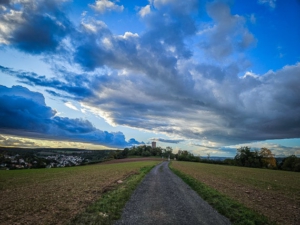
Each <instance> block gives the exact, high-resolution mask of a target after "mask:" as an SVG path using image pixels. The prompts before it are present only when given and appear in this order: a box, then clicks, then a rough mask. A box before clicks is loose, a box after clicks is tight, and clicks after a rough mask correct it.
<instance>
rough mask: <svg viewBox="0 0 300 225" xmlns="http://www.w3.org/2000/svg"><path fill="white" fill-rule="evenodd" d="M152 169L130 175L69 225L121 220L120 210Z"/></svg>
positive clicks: (106, 222) (144, 169) (143, 169)
mask: <svg viewBox="0 0 300 225" xmlns="http://www.w3.org/2000/svg"><path fill="white" fill-rule="evenodd" d="M153 167H154V165H153V166H147V167H143V168H141V169H140V171H139V173H138V174H134V175H131V176H130V177H129V178H127V179H126V180H124V181H123V183H122V184H120V185H119V186H117V187H116V188H115V189H113V190H111V191H108V192H106V193H105V194H103V195H102V196H101V198H100V199H98V200H97V201H96V202H95V203H93V204H92V205H90V206H89V207H88V208H87V209H86V210H85V212H83V213H81V214H78V215H77V216H76V217H75V218H74V219H73V220H72V221H71V222H70V224H72V225H73V224H78V225H81V224H82V225H85V224H90V225H92V224H101V225H102V224H103V225H105V224H112V223H113V222H114V221H115V220H118V219H120V218H121V213H122V209H123V208H124V206H125V204H126V202H127V201H128V200H129V198H130V196H131V195H132V193H133V191H134V190H135V189H136V187H137V185H138V184H139V183H140V182H141V181H142V179H143V178H144V177H145V175H146V174H147V173H148V172H149V171H150V170H151V169H152V168H153Z"/></svg>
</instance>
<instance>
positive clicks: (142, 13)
mask: <svg viewBox="0 0 300 225" xmlns="http://www.w3.org/2000/svg"><path fill="white" fill-rule="evenodd" d="M150 12H151V7H150V5H146V6H145V7H142V8H141V9H140V11H139V15H140V16H141V17H145V16H146V15H148V14H149V13H150Z"/></svg>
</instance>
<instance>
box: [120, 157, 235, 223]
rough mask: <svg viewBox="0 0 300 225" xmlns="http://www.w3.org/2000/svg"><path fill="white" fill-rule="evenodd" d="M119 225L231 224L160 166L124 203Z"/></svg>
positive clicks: (167, 169) (164, 164)
mask: <svg viewBox="0 0 300 225" xmlns="http://www.w3.org/2000/svg"><path fill="white" fill-rule="evenodd" d="M120 224H156V225H158V224H172V225H175V224H180V225H181V224H189V225H190V224H199V225H200V224H207V225H209V224H211V225H218V224H220V225H221V224H230V222H229V220H228V219H227V218H225V217H223V216H222V215H220V214H218V213H217V212H216V211H215V210H214V209H213V208H212V207H211V206H210V205H209V204H208V203H206V202H205V201H204V200H203V199H201V198H200V197H199V196H198V194H197V193H196V192H194V191H193V190H192V189H191V188H190V187H189V186H188V185H187V184H186V183H184V182H183V181H182V180H181V179H180V178H179V177H177V176H176V175H175V174H174V173H173V172H172V171H171V170H170V169H169V167H168V162H163V163H161V164H159V165H158V166H156V167H155V168H153V169H152V170H151V171H150V173H149V174H147V176H146V177H145V179H144V180H143V181H142V183H141V184H140V185H139V186H138V187H137V189H136V190H135V192H134V193H133V195H132V196H131V199H130V200H129V201H128V202H127V203H126V206H125V208H124V211H123V214H122V218H121V219H120V220H118V221H116V222H115V225H120Z"/></svg>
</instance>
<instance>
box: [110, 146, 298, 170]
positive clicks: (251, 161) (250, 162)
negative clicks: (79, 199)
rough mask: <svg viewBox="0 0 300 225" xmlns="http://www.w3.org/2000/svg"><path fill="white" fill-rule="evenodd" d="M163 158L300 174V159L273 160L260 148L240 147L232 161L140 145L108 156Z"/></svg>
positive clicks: (292, 156)
mask: <svg viewBox="0 0 300 225" xmlns="http://www.w3.org/2000/svg"><path fill="white" fill-rule="evenodd" d="M130 156H131V157H134V156H141V157H149V156H156V157H163V158H166V159H167V158H170V159H175V160H179V161H191V162H202V163H211V164H222V165H232V166H245V167H253V168H268V169H279V170H288V171H295V172H300V158H298V157H297V156H295V155H291V156H289V157H286V158H281V159H280V160H278V159H276V158H275V155H274V154H273V153H272V151H271V150H270V149H268V148H261V149H260V150H257V149H254V150H252V149H251V148H250V147H248V146H244V147H240V148H238V149H237V153H236V155H235V157H234V158H233V159H225V160H223V161H220V160H211V159H210V156H209V154H208V157H207V158H204V157H200V156H195V155H194V154H193V153H191V152H189V151H187V150H179V151H178V153H176V154H174V153H173V149H172V148H171V147H166V148H165V149H164V148H161V147H156V148H152V147H151V146H146V145H141V146H133V147H131V148H125V149H124V150H117V151H112V152H111V154H110V157H111V158H115V159H122V158H126V157H130Z"/></svg>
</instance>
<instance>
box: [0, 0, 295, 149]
mask: <svg viewBox="0 0 300 225" xmlns="http://www.w3.org/2000/svg"><path fill="white" fill-rule="evenodd" d="M21 2H22V3H21V5H22V7H23V8H22V12H21V13H19V12H18V9H16V8H13V6H14V1H12V0H11V1H4V2H2V3H0V4H2V5H5V6H6V7H7V8H12V9H11V10H14V11H13V13H12V11H2V12H1V14H0V24H1V25H3V24H4V25H5V24H9V23H10V24H12V26H11V27H10V29H8V30H1V31H0V35H1V36H0V37H1V40H2V43H5V44H7V45H8V46H11V47H13V48H16V49H18V50H20V51H25V52H27V53H30V54H40V53H43V54H46V57H47V54H49V52H52V53H51V57H52V56H53V54H54V55H55V53H54V50H56V51H59V54H60V55H59V56H58V55H56V56H57V57H58V58H60V59H66V58H68V59H69V60H68V61H66V62H65V63H66V64H67V63H69V64H70V66H74V67H77V69H78V70H77V71H76V72H70V70H67V69H66V67H63V66H60V65H61V64H60V63H59V62H57V65H55V70H54V73H55V74H56V77H55V78H53V77H52V78H49V77H47V76H43V75H39V74H34V73H30V72H27V71H14V70H13V69H10V68H6V67H1V68H0V69H1V71H2V72H4V73H7V74H10V75H13V76H15V77H17V78H18V79H19V81H20V82H23V83H25V84H27V85H32V86H36V85H38V86H42V87H45V88H46V89H47V90H48V92H49V93H51V94H52V95H55V96H56V97H61V98H70V99H73V100H77V101H79V102H80V103H81V104H82V106H83V107H85V109H88V110H90V111H92V112H94V113H95V114H98V115H100V116H102V117H103V118H105V119H106V121H107V122H108V123H110V124H112V125H124V126H129V127H132V128H138V129H145V130H148V131H154V132H158V133H163V134H166V135H169V136H173V137H175V138H176V140H177V139H179V140H181V139H183V138H184V139H195V140H200V141H201V140H209V141H212V142H215V143H218V144H220V145H229V144H238V143H245V142H251V141H259V140H266V139H281V138H297V137H299V134H300V105H299V102H300V94H299V86H300V77H299V76H300V63H297V64H295V65H289V66H285V67H284V68H282V69H280V70H278V71H269V72H268V73H266V74H259V75H255V74H253V73H249V72H248V73H245V71H246V69H247V67H248V66H249V61H248V60H247V58H246V57H245V55H244V54H243V53H244V52H245V51H247V50H248V49H249V48H251V46H255V44H256V39H255V37H254V35H253V34H252V33H251V32H250V31H249V30H248V29H247V21H246V18H244V17H243V16H239V15H232V14H231V12H230V8H229V6H228V5H226V4H225V3H223V2H222V1H221V2H218V1H217V2H213V3H210V4H207V6H206V9H207V12H208V15H209V16H210V17H211V18H212V21H213V24H205V26H203V27H201V26H200V25H199V24H197V23H196V21H195V20H194V19H193V18H194V17H195V16H196V15H198V14H199V12H198V11H197V10H196V9H198V8H199V2H198V1H196V0H188V1H185V3H184V4H183V3H182V1H163V0H153V1H150V3H149V5H147V6H145V7H144V8H141V10H140V11H139V12H138V14H139V15H140V19H141V21H142V22H143V24H144V25H145V31H144V32H143V33H141V34H136V33H131V32H130V31H128V32H126V33H125V34H123V35H117V34H114V33H113V32H112V31H111V30H110V28H109V27H108V26H107V25H106V24H105V23H104V22H103V21H99V20H96V19H95V18H85V19H83V20H82V21H81V24H80V25H78V26H76V25H75V24H72V23H71V22H70V20H69V19H68V18H67V16H66V15H65V14H64V13H63V10H62V8H63V4H61V3H60V1H53V3H51V5H49V4H46V5H45V6H43V7H42V4H43V3H44V2H45V1H39V3H34V1H21ZM27 2H29V3H27ZM98 2H99V3H100V2H101V1H96V3H95V5H93V6H92V8H94V9H95V10H97V9H96V8H98V10H100V9H101V10H100V11H101V13H105V9H108V8H109V7H108V6H109V5H110V6H111V9H113V8H114V10H117V11H122V10H123V8H122V10H121V8H120V7H121V6H118V5H112V4H110V3H109V2H110V1H108V0H106V1H103V2H104V3H105V5H106V6H105V7H104V6H103V5H101V4H98ZM103 2H102V3H103ZM261 2H263V1H261ZM28 4H29V5H30V6H31V5H32V4H33V5H34V7H33V6H32V7H33V10H32V11H30V14H29V11H28V7H29V6H28ZM102 6H103V7H102ZM118 7H119V8H118ZM46 9H47V13H48V14H47V15H48V16H47V15H46V14H45V13H44V12H45V11H43V10H46ZM7 10H8V9H7ZM18 18H19V19H18ZM37 18H42V20H37ZM54 18H61V23H57V21H56V20H55V19H54ZM20 21H21V22H20ZM36 21H40V22H39V23H41V24H37V22H36ZM42 24H43V25H45V26H50V27H53V29H51V33H49V32H48V31H46V30H43V29H40V28H39V26H42ZM29 25H30V28H31V30H32V31H30V32H28V33H27V32H26V29H25V28H24V27H26V26H29ZM37 30H38V31H39V32H41V33H42V34H43V35H42V37H45V39H39V40H36V39H35V37H34V36H32V37H31V36H30V35H29V33H34V32H36V31H37ZM23 37H26V38H23ZM224 37H226V39H225V38H224ZM63 43H68V44H67V45H65V46H64V45H63ZM66 46H67V47H68V48H67V47H66ZM49 57H50V56H49ZM208 59H209V60H208ZM241 73H243V74H245V75H244V76H241ZM15 101H17V99H15ZM7 104H8V103H7ZM32 104H33V103H32ZM10 107H11V106H10ZM34 107H41V110H42V111H43V112H44V114H42V116H44V117H45V118H44V117H42V118H40V117H38V116H37V119H39V120H43V121H47V119H49V118H50V117H51V116H53V112H52V111H51V109H50V108H49V107H47V106H45V105H43V104H39V105H38V106H34ZM55 118H56V119H55ZM11 124H12V125H11V126H13V124H14V123H13V121H12V123H11ZM41 124H42V122H41ZM51 124H52V125H53V126H55V129H61V132H62V131H63V132H72V129H75V127H76V126H78V127H80V128H82V129H83V130H78V131H77V130H76V129H75V130H76V132H79V133H80V132H83V134H81V136H80V137H84V136H85V134H84V132H85V131H87V132H88V131H92V130H93V129H95V128H94V127H92V125H91V124H90V123H87V122H86V121H81V120H70V119H67V118H61V117H54V118H53V119H51ZM25 125H26V124H22V126H25ZM47 125H48V123H46V128H44V127H43V126H39V128H38V129H41V130H43V129H47ZM16 126H17V125H16ZM26 126H29V125H26ZM69 128H72V129H70V130H68V129H69ZM53 129H54V128H53ZM93 132H96V133H97V132H98V131H93ZM97 135H100V134H98V133H97ZM101 135H102V133H101ZM101 135H100V136H101ZM104 136H105V135H104ZM108 136H109V135H108ZM121 136H122V135H121ZM101 137H102V136H101ZM104 139H105V138H104ZM104 139H103V140H104ZM117 139H118V138H117ZM82 140H83V139H82ZM87 140H93V138H92V137H90V136H89V137H87Z"/></svg>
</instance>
